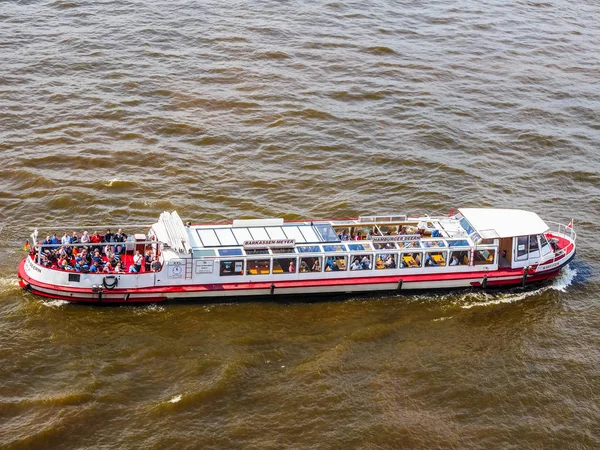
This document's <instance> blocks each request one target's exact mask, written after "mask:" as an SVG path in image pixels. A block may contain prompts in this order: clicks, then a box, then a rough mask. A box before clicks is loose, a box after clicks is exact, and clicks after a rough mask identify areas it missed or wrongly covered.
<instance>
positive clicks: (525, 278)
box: [521, 266, 529, 287]
mask: <svg viewBox="0 0 600 450" xmlns="http://www.w3.org/2000/svg"><path fill="white" fill-rule="evenodd" d="M527 274H529V266H527V267H525V268H523V279H522V280H521V286H523V287H525V283H527Z"/></svg>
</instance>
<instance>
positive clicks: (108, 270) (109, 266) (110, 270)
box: [102, 261, 113, 273]
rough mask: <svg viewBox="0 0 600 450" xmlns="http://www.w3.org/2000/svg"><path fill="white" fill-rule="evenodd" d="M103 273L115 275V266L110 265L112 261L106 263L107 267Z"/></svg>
mask: <svg viewBox="0 0 600 450" xmlns="http://www.w3.org/2000/svg"><path fill="white" fill-rule="evenodd" d="M102 273H113V266H112V264H111V263H110V261H109V262H107V263H106V265H105V266H104V268H103V269H102Z"/></svg>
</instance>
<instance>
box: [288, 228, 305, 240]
mask: <svg viewBox="0 0 600 450" xmlns="http://www.w3.org/2000/svg"><path fill="white" fill-rule="evenodd" d="M283 231H285V234H286V236H287V237H288V239H295V240H296V242H298V243H304V242H306V239H304V236H303V235H302V233H301V232H300V230H299V229H298V227H297V226H291V227H283Z"/></svg>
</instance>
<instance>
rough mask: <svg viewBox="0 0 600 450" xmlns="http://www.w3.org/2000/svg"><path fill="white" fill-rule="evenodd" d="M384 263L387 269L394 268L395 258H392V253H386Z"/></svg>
mask: <svg viewBox="0 0 600 450" xmlns="http://www.w3.org/2000/svg"><path fill="white" fill-rule="evenodd" d="M384 265H385V267H387V268H388V269H395V268H396V260H395V259H394V255H388V257H387V258H386V259H385V263H384Z"/></svg>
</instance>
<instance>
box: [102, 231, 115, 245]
mask: <svg viewBox="0 0 600 450" xmlns="http://www.w3.org/2000/svg"><path fill="white" fill-rule="evenodd" d="M102 242H104V243H105V244H108V243H110V242H114V240H113V234H112V233H111V232H110V230H109V229H108V228H107V229H106V233H105V234H104V236H103V237H102Z"/></svg>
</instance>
